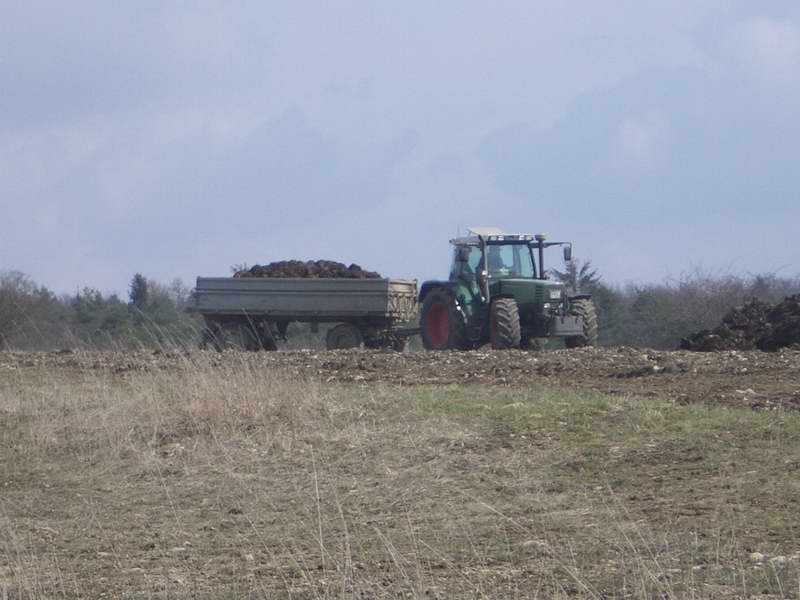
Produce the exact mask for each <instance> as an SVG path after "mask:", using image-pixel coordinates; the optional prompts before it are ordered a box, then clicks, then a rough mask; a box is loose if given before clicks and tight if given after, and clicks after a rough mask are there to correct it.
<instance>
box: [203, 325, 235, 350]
mask: <svg viewBox="0 0 800 600" xmlns="http://www.w3.org/2000/svg"><path fill="white" fill-rule="evenodd" d="M227 344H228V339H227V335H226V333H225V329H224V328H223V327H222V325H220V324H219V323H216V322H214V321H207V322H206V326H205V328H204V329H203V337H202V339H201V341H200V347H201V348H203V350H205V349H207V348H209V346H210V347H211V349H212V350H216V351H217V352H222V351H223V350H225V348H226V347H227Z"/></svg>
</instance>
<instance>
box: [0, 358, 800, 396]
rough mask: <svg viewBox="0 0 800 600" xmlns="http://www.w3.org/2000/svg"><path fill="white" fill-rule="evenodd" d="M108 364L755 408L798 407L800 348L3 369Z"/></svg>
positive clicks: (38, 363) (10, 363)
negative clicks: (562, 390)
mask: <svg viewBox="0 0 800 600" xmlns="http://www.w3.org/2000/svg"><path fill="white" fill-rule="evenodd" d="M31 368H34V369H41V370H44V371H46V372H49V375H50V376H53V375H55V374H56V372H58V371H61V372H68V373H74V372H80V373H85V372H90V373H91V372H97V371H98V370H99V371H101V372H107V373H110V374H112V375H113V376H115V377H124V378H135V377H139V376H141V375H142V374H146V373H148V372H153V373H155V372H159V371H179V370H187V371H189V372H198V373H206V375H204V376H213V373H214V372H216V373H218V376H219V377H231V378H235V377H236V376H237V375H236V372H237V369H245V371H246V372H248V373H263V374H264V381H265V385H266V384H268V382H269V381H270V380H271V378H278V379H285V380H287V381H302V380H314V381H317V382H320V383H322V384H323V385H328V384H342V383H344V384H357V385H400V386H409V385H411V386H413V385H493V386H510V387H527V386H537V385H545V386H556V387H566V388H572V389H584V390H585V389H588V390H594V391H598V392H601V393H605V394H614V395H622V396H632V397H639V398H660V399H664V400H671V401H673V402H675V403H676V404H692V403H703V404H725V405H731V406H741V407H748V408H752V409H755V410H771V409H775V408H778V407H783V408H786V409H800V375H799V374H800V351H796V350H793V349H781V350H780V351H778V352H761V351H723V352H687V351H673V352H662V351H655V350H643V349H639V348H629V347H618V348H578V349H572V350H557V351H552V352H525V351H521V350H508V351H500V350H498V351H490V350H489V351H485V350H476V351H471V352H455V351H444V352H410V353H400V352H394V351H391V350H334V351H308V350H304V351H293V352H234V351H226V352H223V353H216V352H201V351H194V352H187V353H180V352H164V353H160V354H154V353H152V352H75V353H73V354H58V353H24V352H19V353H15V352H0V372H4V371H5V372H7V373H8V374H9V375H11V374H12V373H13V374H14V376H21V375H22V373H23V372H24V371H25V370H27V369H31Z"/></svg>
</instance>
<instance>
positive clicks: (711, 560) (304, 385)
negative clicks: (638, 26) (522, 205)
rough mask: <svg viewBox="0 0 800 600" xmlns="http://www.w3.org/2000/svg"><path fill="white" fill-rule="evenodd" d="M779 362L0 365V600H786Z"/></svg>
mask: <svg viewBox="0 0 800 600" xmlns="http://www.w3.org/2000/svg"><path fill="white" fill-rule="evenodd" d="M798 408H800V352H791V351H787V352H783V353H776V354H764V353H759V352H739V353H736V352H727V353H723V352H719V353H709V354H693V353H683V352H669V353H667V352H650V351H642V350H634V349H626V348H620V349H583V350H577V351H557V352H547V353H523V352H472V353H447V352H445V353H410V354H397V353H393V352H356V351H344V352H280V353H260V354H244V353H224V354H221V355H218V354H214V353H204V352H192V353H185V354H182V353H174V354H173V353H164V352H158V353H146V352H138V353H53V354H28V353H0V598H3V599H6V598H15V599H16V598H51V597H56V598H82V597H87V598H97V597H108V598H130V599H133V598H151V597H158V598H220V597H221V598H454V597H457V598H535V597H540V598H550V597H578V598H609V597H632V598H641V597H656V598H681V597H695V598H736V597H751V596H759V597H765V598H767V597H768V598H784V597H797V596H798V594H799V593H800V535H798V527H800V520H798V517H797V515H798V507H800V502H799V501H800V479H799V478H798V474H800V445H798V439H800V412H798V411H797V409H798Z"/></svg>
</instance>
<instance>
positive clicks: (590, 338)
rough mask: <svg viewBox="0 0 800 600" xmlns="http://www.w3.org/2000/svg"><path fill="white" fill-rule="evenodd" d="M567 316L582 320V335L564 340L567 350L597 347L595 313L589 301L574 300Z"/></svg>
mask: <svg viewBox="0 0 800 600" xmlns="http://www.w3.org/2000/svg"><path fill="white" fill-rule="evenodd" d="M569 314H571V315H574V316H576V317H580V318H581V319H583V335H579V336H575V337H568V338H564V345H565V346H566V347H567V348H582V347H584V346H596V345H597V311H596V310H595V307H594V302H592V301H591V300H586V299H582V300H575V301H574V302H573V303H572V304H571V305H570V307H569Z"/></svg>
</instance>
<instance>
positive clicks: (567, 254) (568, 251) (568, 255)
mask: <svg viewBox="0 0 800 600" xmlns="http://www.w3.org/2000/svg"><path fill="white" fill-rule="evenodd" d="M571 260H572V244H568V245H567V246H564V262H566V263H568V262H570V261H571Z"/></svg>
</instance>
